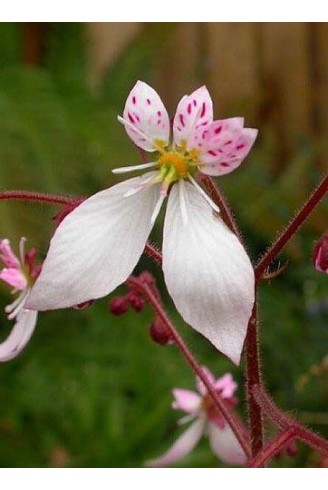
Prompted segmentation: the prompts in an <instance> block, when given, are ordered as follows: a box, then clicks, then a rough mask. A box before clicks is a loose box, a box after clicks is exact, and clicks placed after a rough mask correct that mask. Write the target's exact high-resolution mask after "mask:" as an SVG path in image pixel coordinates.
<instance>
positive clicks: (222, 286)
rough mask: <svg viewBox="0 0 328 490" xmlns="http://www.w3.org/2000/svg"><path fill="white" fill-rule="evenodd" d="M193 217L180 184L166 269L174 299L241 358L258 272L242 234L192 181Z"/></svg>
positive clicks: (189, 318)
mask: <svg viewBox="0 0 328 490" xmlns="http://www.w3.org/2000/svg"><path fill="white" fill-rule="evenodd" d="M185 188H186V193H185V195H186V209H187V221H186V220H185V219H183V217H182V213H181V209H180V202H179V191H178V186H177V185H174V186H173V188H172V191H171V194H170V196H169V202H168V206H167V212H166V217H165V224H164V240H163V271H164V276H165V282H166V285H167V288H168V291H169V293H170V295H171V296H172V298H173V301H174V303H175V305H176V307H177V309H178V311H179V312H180V314H181V315H182V317H183V318H184V320H185V321H186V322H187V323H189V324H190V325H191V326H192V327H193V328H194V329H195V330H197V331H198V332H200V333H202V334H203V335H204V336H205V337H206V338H208V339H209V340H210V341H211V342H212V343H213V344H214V345H215V347H216V348H217V349H218V350H220V351H221V352H223V353H224V354H225V355H227V356H228V357H229V358H230V359H231V360H232V361H233V362H235V363H236V364H238V363H239V361H240V355H241V351H242V347H243V343H244V339H245V335H246V331H247V324H248V320H249V318H250V315H251V310H252V307H253V304H254V272H253V268H252V265H251V262H250V260H249V258H248V256H247V254H246V252H245V250H244V248H243V246H242V245H241V243H240V241H239V240H238V238H237V237H236V236H235V235H234V234H233V233H232V232H231V231H230V230H229V229H228V227H227V226H226V225H225V223H224V222H223V221H222V219H221V218H219V217H218V216H216V215H214V214H213V212H212V209H211V208H210V206H209V205H208V204H207V202H206V201H205V200H204V198H203V197H202V196H201V195H200V194H199V192H198V191H197V190H196V189H195V188H194V187H193V186H192V185H191V184H189V183H188V182H187V183H186V185H185Z"/></svg>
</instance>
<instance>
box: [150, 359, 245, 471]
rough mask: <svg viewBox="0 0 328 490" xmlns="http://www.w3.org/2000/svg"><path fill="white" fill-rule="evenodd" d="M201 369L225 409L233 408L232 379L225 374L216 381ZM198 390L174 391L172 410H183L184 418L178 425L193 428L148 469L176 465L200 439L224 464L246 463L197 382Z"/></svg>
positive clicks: (200, 384)
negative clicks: (188, 425)
mask: <svg viewBox="0 0 328 490" xmlns="http://www.w3.org/2000/svg"><path fill="white" fill-rule="evenodd" d="M203 369H204V370H205V372H206V375H207V376H208V378H209V380H210V381H211V382H213V384H214V386H215V388H216V390H217V391H218V393H220V394H221V396H222V398H223V399H224V400H225V401H226V403H227V405H230V406H231V407H234V406H235V405H236V403H237V401H236V399H235V398H234V397H233V394H234V392H235V390H236V388H237V384H236V383H235V382H234V380H233V377H232V375H231V374H230V373H227V374H225V375H224V376H222V377H221V378H219V379H217V380H215V378H214V376H213V375H212V373H210V371H209V370H208V369H207V368H203ZM197 389H198V393H195V392H193V391H189V390H183V389H178V388H176V389H174V390H173V397H174V400H173V403H172V408H174V409H176V410H182V411H183V412H185V413H186V414H187V415H186V417H184V418H182V420H181V421H180V424H184V423H186V422H192V424H191V426H190V427H189V428H188V429H187V430H186V431H185V432H183V433H182V434H181V436H180V437H179V438H178V439H177V441H176V442H175V443H174V444H173V446H172V447H171V448H170V449H169V450H168V451H167V452H166V453H165V454H164V455H163V456H160V457H159V458H157V459H154V460H152V461H149V462H148V463H147V466H152V467H161V466H170V465H172V464H174V463H176V462H177V461H179V460H180V459H182V458H184V457H185V456H187V455H188V454H189V453H190V452H191V451H192V450H193V449H194V448H195V447H196V445H197V443H198V442H199V440H200V438H201V437H202V435H206V436H208V438H209V442H210V446H211V449H212V451H213V452H214V454H215V455H216V456H217V457H218V458H219V459H221V460H222V461H224V462H225V463H228V464H232V465H243V464H244V463H245V462H246V455H245V453H244V451H243V449H242V448H241V446H240V444H239V442H238V440H237V439H236V436H235V435H234V433H233V432H232V430H231V429H230V427H229V425H228V424H227V423H226V421H225V420H224V418H223V416H222V415H221V414H220V413H219V412H218V410H217V409H216V408H215V407H214V405H213V402H212V400H211V398H210V397H209V396H208V393H207V390H206V388H205V386H204V385H203V383H201V382H200V381H199V380H198V379H197Z"/></svg>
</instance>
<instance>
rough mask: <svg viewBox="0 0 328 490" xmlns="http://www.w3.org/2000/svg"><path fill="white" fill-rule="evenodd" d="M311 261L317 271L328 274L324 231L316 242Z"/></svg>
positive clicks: (326, 244) (326, 237)
mask: <svg viewBox="0 0 328 490" xmlns="http://www.w3.org/2000/svg"><path fill="white" fill-rule="evenodd" d="M313 262H314V266H315V268H316V269H317V271H319V272H325V273H326V274H328V233H325V234H324V235H323V236H322V237H321V238H320V240H319V241H318V242H317V243H316V245H315V247H314V251H313Z"/></svg>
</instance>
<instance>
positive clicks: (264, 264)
mask: <svg viewBox="0 0 328 490" xmlns="http://www.w3.org/2000/svg"><path fill="white" fill-rule="evenodd" d="M327 192H328V175H326V176H325V177H324V178H323V180H322V181H321V183H320V184H319V185H318V187H317V188H316V189H315V190H314V191H313V192H312V194H311V195H310V197H309V198H308V200H307V201H306V202H305V204H304V205H303V206H302V208H301V209H300V210H299V211H298V213H297V214H296V216H295V217H294V218H293V219H292V221H291V222H290V223H289V225H288V226H287V228H286V229H285V230H284V231H283V232H282V233H281V234H280V236H279V237H278V238H277V240H276V241H275V242H273V244H272V245H271V246H270V247H269V249H268V250H267V252H266V253H265V254H264V256H263V257H262V258H261V259H260V261H259V262H258V264H257V266H256V267H255V277H256V280H257V281H260V280H261V277H262V275H263V273H264V272H265V271H266V269H267V268H268V267H269V265H270V264H271V262H272V261H273V260H274V259H275V258H276V257H277V255H278V254H279V253H280V252H281V251H282V250H283V248H284V247H285V245H286V244H287V243H288V242H289V240H290V239H291V238H293V236H294V235H295V233H296V232H297V230H298V229H299V228H300V227H301V226H302V225H303V223H304V221H305V220H306V219H307V218H308V216H309V215H310V214H311V213H312V211H313V210H314V208H315V207H316V206H317V205H318V204H319V202H320V201H321V199H322V198H323V197H324V196H325V194H326V193H327Z"/></svg>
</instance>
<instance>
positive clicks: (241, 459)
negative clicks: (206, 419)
mask: <svg viewBox="0 0 328 490" xmlns="http://www.w3.org/2000/svg"><path fill="white" fill-rule="evenodd" d="M208 436H209V440H210V446H211V449H212V451H213V452H214V454H215V455H216V456H217V457H218V458H219V459H220V460H221V461H224V462H225V463H228V464H231V465H237V466H240V465H243V464H245V463H246V455H245V453H244V451H243V449H242V447H241V446H240V444H239V442H238V440H237V438H236V436H235V435H234V433H233V432H232V430H231V429H230V427H229V425H228V424H225V425H224V427H223V428H221V427H218V426H216V425H215V424H212V423H209V424H208Z"/></svg>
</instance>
